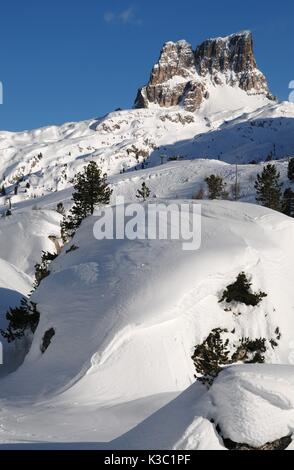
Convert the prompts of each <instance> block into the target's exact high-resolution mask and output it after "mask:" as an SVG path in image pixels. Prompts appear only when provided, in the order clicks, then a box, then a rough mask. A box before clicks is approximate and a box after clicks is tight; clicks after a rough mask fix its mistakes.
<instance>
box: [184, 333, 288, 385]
mask: <svg viewBox="0 0 294 470" xmlns="http://www.w3.org/2000/svg"><path fill="white" fill-rule="evenodd" d="M277 331H278V333H279V329H278V328H277V329H276V334H277ZM234 332H235V330H234V331H233V332H231V334H234ZM226 333H228V331H227V330H224V329H221V328H216V329H214V330H212V331H211V333H210V334H209V336H208V337H207V338H206V340H205V341H204V342H203V343H202V344H199V345H197V346H196V348H195V351H194V354H193V356H192V360H193V362H194V366H195V369H196V375H195V377H196V378H197V380H199V381H200V382H201V383H203V384H204V385H207V386H208V387H210V386H211V385H212V384H213V382H214V380H215V378H216V377H217V376H218V374H219V373H220V371H221V370H222V368H223V367H224V366H225V365H231V364H234V363H236V362H243V363H245V364H256V363H258V364H263V363H264V362H265V356H264V355H265V353H266V351H267V347H266V339H265V338H256V339H250V338H241V339H239V340H238V343H237V344H234V343H233V342H232V344H230V340H229V339H228V338H226V339H223V335H224V334H226ZM279 337H280V336H279ZM279 337H278V335H277V336H276V340H274V339H271V340H270V341H269V343H270V345H271V346H272V348H275V347H277V346H278V343H277V341H278V340H279Z"/></svg>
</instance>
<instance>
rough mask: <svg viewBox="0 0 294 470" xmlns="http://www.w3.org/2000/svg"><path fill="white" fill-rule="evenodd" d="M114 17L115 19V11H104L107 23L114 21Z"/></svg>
mask: <svg viewBox="0 0 294 470" xmlns="http://www.w3.org/2000/svg"><path fill="white" fill-rule="evenodd" d="M114 19H115V14H114V13H113V11H106V12H105V13H104V21H106V23H112V21H114Z"/></svg>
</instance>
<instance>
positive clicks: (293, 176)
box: [288, 158, 294, 181]
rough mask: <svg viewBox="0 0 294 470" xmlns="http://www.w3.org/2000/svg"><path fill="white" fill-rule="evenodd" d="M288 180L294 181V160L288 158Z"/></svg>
mask: <svg viewBox="0 0 294 470" xmlns="http://www.w3.org/2000/svg"><path fill="white" fill-rule="evenodd" d="M288 178H289V180H290V181H294V158H290V160H289V163H288Z"/></svg>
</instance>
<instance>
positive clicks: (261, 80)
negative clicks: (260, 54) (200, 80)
mask: <svg viewBox="0 0 294 470" xmlns="http://www.w3.org/2000/svg"><path fill="white" fill-rule="evenodd" d="M195 67H196V70H197V72H198V74H199V75H200V76H201V77H207V76H208V77H210V78H211V79H212V81H213V83H215V84H217V85H218V84H226V85H230V86H235V85H237V86H239V87H240V88H241V89H242V90H245V91H247V92H249V93H250V92H251V91H253V92H254V93H264V94H269V89H268V86H267V82H266V79H265V77H264V75H263V74H262V73H261V72H260V71H259V70H258V68H257V65H256V60H255V57H254V52H253V39H252V34H251V33H250V32H242V33H237V34H233V35H231V36H228V37H226V38H216V39H209V40H207V41H204V42H203V43H202V44H201V45H200V46H198V47H197V48H196V51H195Z"/></svg>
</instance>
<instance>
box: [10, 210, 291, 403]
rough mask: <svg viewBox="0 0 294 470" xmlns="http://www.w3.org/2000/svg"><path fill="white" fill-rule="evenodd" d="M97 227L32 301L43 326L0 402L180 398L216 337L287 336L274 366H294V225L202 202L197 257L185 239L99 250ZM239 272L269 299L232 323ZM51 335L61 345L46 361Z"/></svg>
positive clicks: (87, 227) (83, 235) (80, 238)
mask: <svg viewBox="0 0 294 470" xmlns="http://www.w3.org/2000/svg"><path fill="white" fill-rule="evenodd" d="M177 202H179V201H177ZM94 222H95V218H89V219H87V220H86V221H85V222H84V223H83V224H82V226H81V228H80V230H79V231H78V233H77V235H76V237H75V239H74V243H75V245H76V246H78V247H79V249H78V250H76V251H73V252H70V253H68V254H66V252H63V254H62V255H61V256H60V257H58V259H57V260H56V261H55V262H53V264H52V265H51V270H52V273H51V275H50V276H49V277H48V278H46V279H45V280H44V281H43V282H42V284H41V286H40V288H39V289H38V290H37V291H36V293H35V294H34V296H33V300H34V301H35V302H37V304H38V308H39V311H40V313H41V321H40V324H39V327H38V329H37V332H36V333H35V336H34V341H33V345H32V348H31V350H30V353H29V354H28V356H27V357H26V360H25V362H24V364H23V366H22V367H20V369H19V370H18V371H17V372H16V373H15V374H13V376H11V377H9V378H7V379H6V380H5V381H3V382H2V387H1V395H2V396H4V395H5V396H7V394H8V393H9V396H10V397H13V396H19V395H22V396H26V395H27V396H36V395H37V396H39V395H42V396H47V395H52V394H56V393H60V392H62V391H65V390H67V391H66V392H65V393H66V396H67V397H68V399H70V400H77V401H78V402H79V403H89V402H93V401H94V402H96V403H97V402H100V403H105V401H106V402H111V401H112V402H123V401H127V400H132V399H138V398H142V397H146V396H150V395H155V394H158V393H166V392H174V391H182V390H184V389H185V388H186V387H188V386H189V385H190V384H191V383H192V382H193V381H194V366H193V363H192V360H191V355H192V353H193V350H194V347H195V345H196V344H199V343H200V342H202V341H203V340H204V339H205V338H206V337H207V336H208V335H209V333H210V331H211V330H212V329H213V328H216V327H221V328H227V329H228V330H229V331H232V330H233V329H234V330H235V331H236V335H237V336H238V337H240V336H246V337H252V338H253V339H254V338H258V337H265V338H267V339H268V340H270V339H271V338H272V337H273V335H274V332H275V330H276V328H277V327H279V328H280V330H281V333H282V338H281V341H280V342H279V346H278V348H277V349H276V350H272V349H271V348H269V351H268V353H267V360H268V361H270V362H279V361H283V362H286V363H287V362H289V361H290V360H292V359H291V353H293V350H292V349H291V331H292V329H293V328H294V317H293V314H292V309H293V300H292V292H293V279H292V277H291V275H290V274H289V273H291V268H292V266H293V262H294V251H293V250H292V249H291V246H292V244H291V240H292V239H293V235H294V223H293V220H291V219H289V218H288V217H286V216H283V215H282V214H279V213H276V212H273V211H271V210H268V209H265V208H261V207H258V206H253V205H250V204H242V203H232V202H221V201H213V202H209V201H203V202H202V245H201V248H200V250H198V251H183V249H182V243H181V241H167V240H161V241H147V240H135V241H129V240H126V239H125V240H104V241H99V242H98V241H97V240H95V239H94V237H93V224H94ZM240 271H245V272H247V273H248V274H249V275H250V276H251V277H252V282H253V287H254V289H255V290H259V289H261V290H263V291H265V292H266V293H268V297H266V298H265V299H264V301H263V302H262V304H261V306H259V307H258V308H257V309H256V310H254V311H253V309H250V307H249V308H247V309H242V310H241V312H242V315H234V314H233V313H229V312H225V311H224V309H223V308H222V306H221V305H220V304H219V303H218V299H219V295H220V292H221V291H222V290H223V289H224V288H225V287H226V286H227V285H228V284H229V283H230V282H232V281H233V280H234V279H235V278H236V276H237V274H238V273H239V272H240ZM126 273H127V275H126ZM281 292H282V293H283V295H281ZM249 319H250V321H248V320H249ZM50 328H54V329H55V336H54V338H53V340H52V344H51V345H50V347H49V348H48V350H47V351H46V353H45V354H44V355H42V354H41V352H40V345H41V343H42V338H43V336H44V333H45V332H46V331H47V330H48V329H50ZM20 383H21V388H20V386H19V384H20ZM130 384H132V386H131V387H130ZM8 391H9V392H8Z"/></svg>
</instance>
